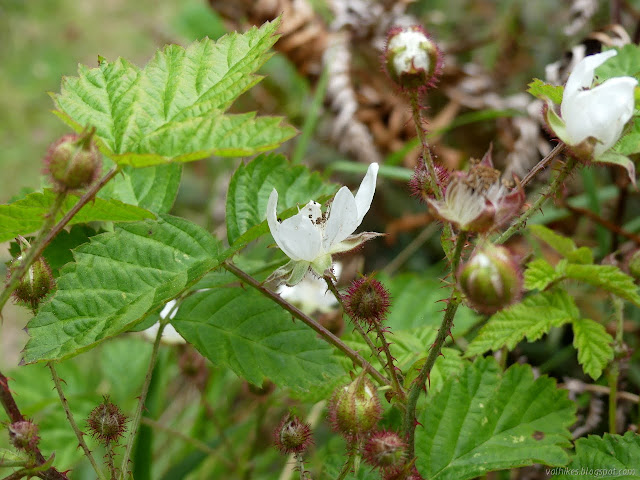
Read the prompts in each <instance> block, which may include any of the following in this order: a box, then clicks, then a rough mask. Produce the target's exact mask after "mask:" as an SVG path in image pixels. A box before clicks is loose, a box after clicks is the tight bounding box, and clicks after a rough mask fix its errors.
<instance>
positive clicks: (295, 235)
mask: <svg viewBox="0 0 640 480" xmlns="http://www.w3.org/2000/svg"><path fill="white" fill-rule="evenodd" d="M279 236H280V242H278V246H279V247H280V248H281V249H282V251H283V252H284V253H286V254H287V256H288V257H289V258H290V259H291V260H296V258H294V257H293V256H291V255H289V253H291V254H292V255H294V256H295V257H297V259H299V260H305V261H307V262H313V261H314V260H315V259H316V258H317V257H318V256H320V255H321V254H322V253H323V252H322V230H321V229H320V227H319V226H318V225H316V224H315V223H313V222H312V221H311V219H310V218H309V217H308V216H307V215H306V214H305V213H303V212H299V213H298V214H296V215H294V216H293V217H291V218H287V219H286V220H285V221H284V222H282V223H281V224H280V232H279ZM287 252H289V253H287Z"/></svg>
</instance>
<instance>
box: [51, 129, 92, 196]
mask: <svg viewBox="0 0 640 480" xmlns="http://www.w3.org/2000/svg"><path fill="white" fill-rule="evenodd" d="M94 132H95V130H90V131H89V132H85V133H83V134H81V135H77V134H69V135H65V136H63V137H62V138H60V139H59V140H58V141H56V142H54V143H52V144H51V146H50V147H49V151H48V152H47V156H46V158H45V163H46V166H47V171H48V172H49V175H51V179H52V180H53V183H54V184H55V186H56V188H57V189H58V190H60V191H66V190H76V189H80V188H84V187H86V186H88V185H90V184H91V183H93V182H94V181H95V180H96V179H97V178H98V175H99V174H100V166H101V163H102V156H101V155H100V152H99V151H98V147H97V146H96V144H95V142H94V141H93V140H92V137H93V134H94Z"/></svg>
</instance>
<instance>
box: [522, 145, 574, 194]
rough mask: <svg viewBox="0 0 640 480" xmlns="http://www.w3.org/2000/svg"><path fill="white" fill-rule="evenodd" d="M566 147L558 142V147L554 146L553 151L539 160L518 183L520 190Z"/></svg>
mask: <svg viewBox="0 0 640 480" xmlns="http://www.w3.org/2000/svg"><path fill="white" fill-rule="evenodd" d="M565 146H566V145H565V144H564V143H562V142H560V143H559V144H558V145H556V146H555V147H554V148H553V150H551V151H550V152H549V153H548V154H547V156H546V157H544V158H543V159H542V160H540V161H539V162H538V163H537V164H536V165H535V166H534V167H533V168H532V169H531V170H530V171H529V173H527V175H526V176H525V177H524V178H523V179H522V181H521V182H520V186H521V187H522V188H524V187H525V186H526V185H527V184H528V183H529V182H530V181H531V180H533V178H534V177H535V176H536V175H537V174H538V173H540V172H541V171H542V170H544V169H545V168H546V167H547V166H548V165H549V164H550V163H551V161H552V160H553V159H554V158H556V157H557V156H558V155H560V154H561V153H562V151H563V150H564V147H565Z"/></svg>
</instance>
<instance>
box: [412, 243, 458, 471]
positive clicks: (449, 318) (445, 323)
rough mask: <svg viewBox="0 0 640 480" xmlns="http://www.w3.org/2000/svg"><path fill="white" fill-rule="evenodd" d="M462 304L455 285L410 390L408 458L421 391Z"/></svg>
mask: <svg viewBox="0 0 640 480" xmlns="http://www.w3.org/2000/svg"><path fill="white" fill-rule="evenodd" d="M467 235H468V234H467V233H466V232H460V233H459V234H458V238H457V239H456V246H455V250H454V254H453V258H452V260H451V269H452V271H454V272H455V270H456V269H457V266H458V264H459V263H460V257H461V256H462V251H463V249H464V246H465V244H466V243H467ZM458 305H460V298H459V294H458V291H457V289H456V288H455V287H454V289H453V291H452V292H451V296H450V297H449V300H448V303H447V308H446V310H445V312H444V318H443V319H442V324H441V325H440V328H439V329H438V334H437V335H436V339H435V341H434V342H433V345H431V349H430V350H429V356H428V357H427V360H426V361H425V363H424V365H423V366H422V369H421V370H420V373H419V374H418V377H417V378H416V379H415V380H414V382H413V384H412V385H411V389H410V390H409V395H408V397H407V411H406V413H405V416H404V425H403V431H404V434H405V437H406V439H407V458H408V459H413V458H414V456H415V432H416V407H417V405H418V399H419V398H420V391H421V390H423V389H426V382H427V380H428V379H429V375H431V370H432V369H433V366H434V365H435V363H436V360H437V359H438V356H440V353H441V351H442V346H443V345H444V342H445V340H446V339H447V337H448V336H449V335H451V327H452V326H453V319H454V318H455V316H456V311H457V310H458Z"/></svg>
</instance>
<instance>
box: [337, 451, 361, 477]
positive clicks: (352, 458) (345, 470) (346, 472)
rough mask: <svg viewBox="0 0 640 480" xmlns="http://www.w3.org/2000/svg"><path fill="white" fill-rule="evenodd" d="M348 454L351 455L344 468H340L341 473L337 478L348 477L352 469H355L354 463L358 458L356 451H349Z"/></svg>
mask: <svg viewBox="0 0 640 480" xmlns="http://www.w3.org/2000/svg"><path fill="white" fill-rule="evenodd" d="M348 455H349V456H348V457H347V461H346V462H345V464H344V465H343V466H342V470H340V474H339V475H338V477H337V478H336V480H344V479H345V478H347V475H349V473H351V470H352V469H353V464H354V462H355V459H356V456H355V453H353V452H349V454H348Z"/></svg>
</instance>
